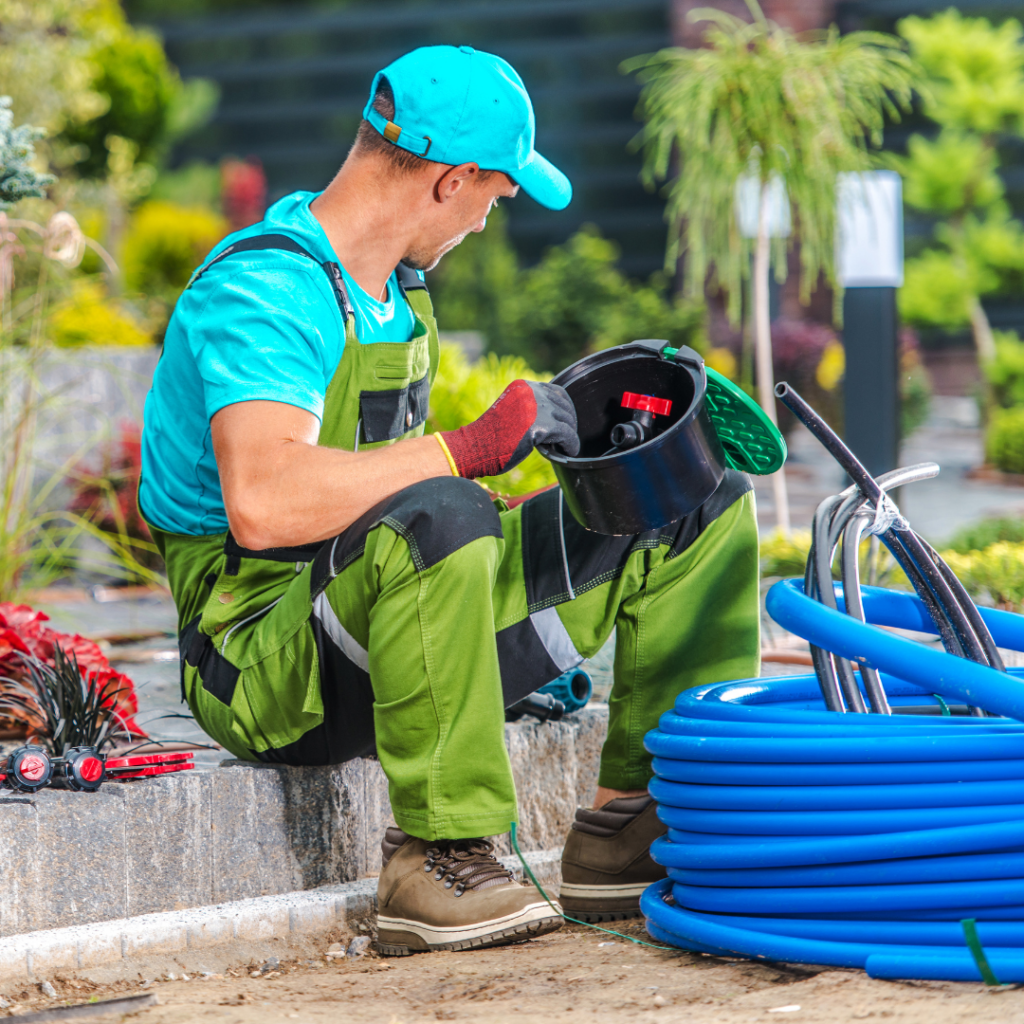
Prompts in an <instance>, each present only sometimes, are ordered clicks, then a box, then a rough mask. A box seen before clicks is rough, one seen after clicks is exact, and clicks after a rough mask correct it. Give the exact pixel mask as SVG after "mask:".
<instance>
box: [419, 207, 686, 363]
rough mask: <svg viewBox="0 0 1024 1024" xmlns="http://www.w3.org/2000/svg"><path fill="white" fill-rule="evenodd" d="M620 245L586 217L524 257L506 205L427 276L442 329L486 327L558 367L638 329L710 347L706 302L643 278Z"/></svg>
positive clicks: (492, 339) (501, 341) (498, 343)
mask: <svg viewBox="0 0 1024 1024" xmlns="http://www.w3.org/2000/svg"><path fill="white" fill-rule="evenodd" d="M618 258H619V250H618V247H617V246H616V245H615V243H614V242H612V241H610V240H609V239H606V238H603V237H602V236H601V234H600V232H598V230H597V228H595V227H592V226H586V227H584V228H582V229H581V230H580V231H578V232H577V233H576V234H575V235H573V236H572V238H570V239H569V240H568V241H567V242H566V243H565V244H564V245H558V246H554V247H553V248H551V249H549V250H548V252H547V253H546V254H545V256H544V258H543V259H542V260H541V261H540V263H538V264H537V265H536V266H534V267H528V268H522V267H520V266H519V262H518V259H517V257H516V253H515V250H514V249H513V248H512V245H511V243H510V241H509V238H508V223H507V219H506V216H505V213H504V211H503V210H502V209H501V207H499V208H498V209H497V210H495V211H494V212H493V213H492V214H491V216H490V217H488V221H487V227H486V228H485V229H484V230H483V231H482V232H480V233H479V234H473V235H470V236H469V237H468V238H467V239H466V240H465V241H464V242H463V243H462V244H461V245H460V246H458V248H456V249H453V250H452V251H451V252H450V253H448V254H447V255H446V256H445V257H444V258H443V259H442V260H441V263H440V264H439V266H438V268H437V270H435V271H433V272H432V273H431V275H430V277H429V279H428V283H429V285H430V291H431V297H432V299H433V302H434V308H435V311H436V313H437V319H438V324H439V326H440V327H441V329H442V330H448V331H455V330H476V331H480V332H481V333H482V334H483V335H484V337H485V339H486V342H487V347H488V349H489V350H490V351H492V352H495V353H497V354H499V355H517V356H521V357H522V358H524V359H525V360H526V361H527V363H528V364H529V365H530V366H532V367H533V368H535V369H537V370H544V371H548V372H551V373H555V372H558V371H559V370H561V369H563V368H564V367H566V366H568V365H569V364H570V363H573V362H575V361H576V360H577V359H581V358H582V357H583V356H584V355H586V354H587V353H588V352H592V351H594V350H596V349H601V348H607V347H608V346H610V345H620V344H622V343H623V342H627V341H633V340H635V339H636V338H665V339H666V340H668V341H671V342H672V343H673V344H674V345H690V346H691V347H693V348H695V349H697V350H698V351H701V352H702V351H704V349H705V348H706V342H705V337H704V307H703V303H698V302H684V301H681V300H678V299H674V298H672V297H671V296H670V295H669V288H668V282H667V281H666V279H665V278H664V277H663V276H662V275H660V274H659V275H655V276H654V277H653V278H652V279H651V280H650V281H648V282H646V283H643V282H639V281H634V280H631V279H630V278H628V277H626V276H625V275H624V274H623V273H622V272H621V271H620V270H619V269H618V268H617V267H616V262H617V261H618Z"/></svg>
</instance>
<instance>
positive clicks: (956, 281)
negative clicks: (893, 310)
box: [898, 249, 976, 330]
mask: <svg viewBox="0 0 1024 1024" xmlns="http://www.w3.org/2000/svg"><path fill="white" fill-rule="evenodd" d="M975 291H976V289H975V283H974V282H973V281H972V280H971V278H970V275H969V274H966V273H965V272H964V269H963V267H961V266H958V265H957V263H956V260H955V259H954V258H953V255H952V254H951V253H948V252H943V251H941V250H939V249H927V250H925V251H924V252H923V253H921V255H920V256H916V257H914V258H913V259H909V260H907V262H906V265H905V266H904V269H903V287H902V288H900V290H899V294H898V300H899V307H900V319H901V320H903V322H904V323H908V324H914V325H916V326H921V327H945V328H947V329H950V330H955V329H956V328H958V327H964V326H966V325H967V324H968V323H970V320H971V301H972V299H973V296H974V294H975Z"/></svg>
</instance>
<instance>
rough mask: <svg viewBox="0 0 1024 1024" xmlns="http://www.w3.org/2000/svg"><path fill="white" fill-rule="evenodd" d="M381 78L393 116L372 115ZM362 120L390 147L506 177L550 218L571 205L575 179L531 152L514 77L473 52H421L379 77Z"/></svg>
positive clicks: (526, 107) (528, 117)
mask: <svg viewBox="0 0 1024 1024" xmlns="http://www.w3.org/2000/svg"><path fill="white" fill-rule="evenodd" d="M381 78H386V79H387V80H388V83H389V84H390V86H391V91H392V92H393V93H394V95H395V116H394V120H393V121H389V120H387V118H385V117H384V116H382V115H381V114H380V113H379V112H378V111H376V110H374V109H373V98H374V96H375V95H376V93H377V86H378V84H379V82H380V80H381ZM363 117H364V118H365V119H366V120H367V121H369V122H370V124H371V125H373V127H374V128H375V129H376V130H377V131H378V132H380V134H381V135H383V136H384V138H385V139H387V140H388V142H391V143H393V144H394V145H396V146H400V147H401V148H402V149H406V150H408V151H409V152H410V153H415V154H416V155H417V156H422V157H425V158H427V159H429V160H436V161H437V162H438V163H442V164H452V165H457V164H465V163H474V162H475V163H477V164H479V166H480V167H481V168H482V169H483V170H488V171H503V172H504V173H505V174H507V175H508V176H509V177H510V178H511V179H512V180H513V181H514V182H515V183H516V184H517V185H519V186H521V187H522V189H523V191H524V192H526V194H527V195H529V196H532V197H533V198H534V199H536V200H537V202H538V203H540V204H541V206H546V207H547V208H548V209H549V210H564V209H565V208H566V207H567V206H568V205H569V200H570V199H572V185H571V184H570V183H569V179H568V178H567V177H566V176H565V175H564V174H563V173H562V172H561V171H560V170H559V169H558V168H557V167H555V165H554V164H553V163H551V162H550V161H549V160H545V159H544V157H542V156H541V155H540V153H538V152H537V150H536V149H534V148H533V144H534V135H535V127H536V126H535V121H534V116H533V104H532V103H531V102H530V95H529V93H528V92H527V91H526V86H525V85H523V80H522V79H521V78H520V77H519V75H518V73H517V72H516V69H515V68H514V67H512V65H511V64H509V63H508V61H506V60H502V59H501V57H496V56H495V55H494V54H493V53H484V52H483V51H482V50H474V49H473V47H472V46H421V47H420V48H419V49H418V50H413V51H412V52H411V53H407V54H406V55H405V56H404V57H399V58H398V60H396V61H394V62H393V63H391V64H389V65H388V66H387V67H386V68H384V69H383V70H381V71H378V72H377V74H376V75H375V76H374V79H373V85H372V86H370V98H369V100H368V101H367V103H366V107H365V109H364V110H363Z"/></svg>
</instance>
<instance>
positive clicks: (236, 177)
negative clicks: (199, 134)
mask: <svg viewBox="0 0 1024 1024" xmlns="http://www.w3.org/2000/svg"><path fill="white" fill-rule="evenodd" d="M220 182H221V185H220V205H221V207H222V208H223V210H224V216H225V217H227V219H228V223H230V225H231V230H232V231H239V230H241V229H242V228H247V227H248V226H249V225H250V224H256V223H257V222H258V221H261V220H263V213H264V211H265V210H266V208H267V176H266V175H265V174H264V173H263V165H262V164H261V163H260V162H259V160H257V159H256V158H255V157H249V159H248V160H225V161H224V162H223V163H222V164H221V165H220Z"/></svg>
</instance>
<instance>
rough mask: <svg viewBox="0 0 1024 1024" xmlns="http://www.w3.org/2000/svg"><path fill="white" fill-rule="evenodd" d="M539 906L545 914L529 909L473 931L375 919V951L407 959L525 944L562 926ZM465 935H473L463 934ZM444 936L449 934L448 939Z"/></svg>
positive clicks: (560, 919) (555, 916)
mask: <svg viewBox="0 0 1024 1024" xmlns="http://www.w3.org/2000/svg"><path fill="white" fill-rule="evenodd" d="M542 906H543V909H544V910H545V911H546V913H539V911H540V910H541V907H529V908H527V909H526V911H520V912H519V913H517V914H515V915H511V918H512V919H511V920H506V921H504V922H500V921H493V922H484V923H482V924H480V925H477V926H476V927H475V928H433V927H431V926H429V925H424V924H422V923H420V922H418V921H408V920H401V919H396V918H386V917H385V918H381V917H378V919H377V942H376V948H377V952H378V953H380V954H381V955H383V956H410V955H411V954H413V953H435V952H441V951H447V952H458V951H459V950H464V949H487V948H489V947H491V946H505V945H508V944H509V943H513V942H525V941H526V940H527V939H533V938H536V937H537V936H539V935H547V934H548V933H549V932H554V931H557V930H558V929H559V928H561V927H562V918H561V916H560V915H559V914H555V913H553V912H552V911H551V908H550V907H549V906H548V905H547V904H543V905H542ZM495 925H497V927H494V926H495ZM466 932H477V934H469V935H467V934H465V933H466ZM446 933H450V937H449V936H447V935H446ZM451 933H453V934H451ZM432 940H433V941H432Z"/></svg>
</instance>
